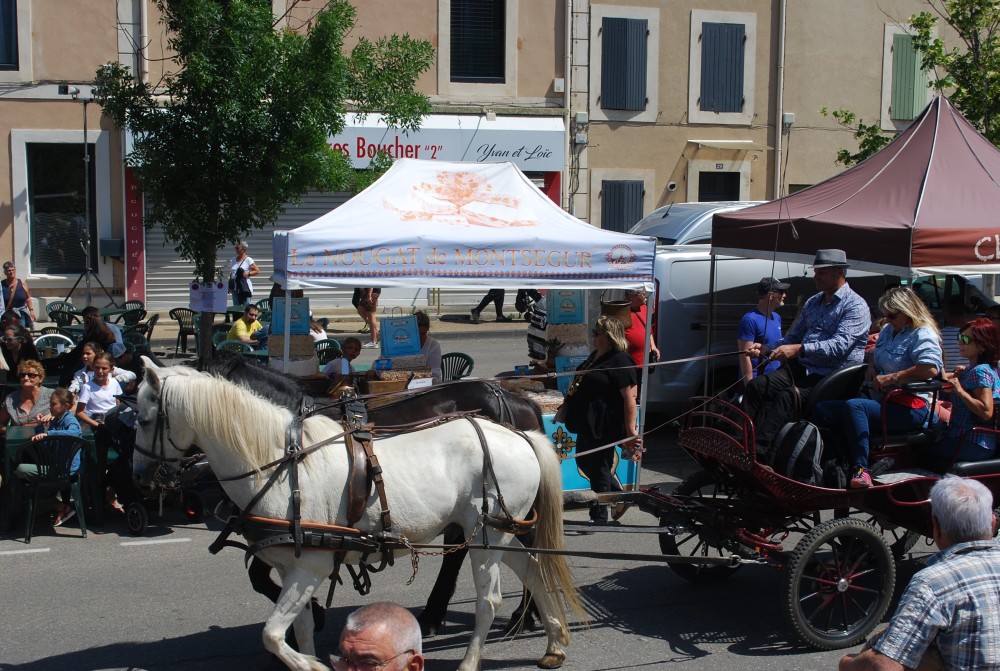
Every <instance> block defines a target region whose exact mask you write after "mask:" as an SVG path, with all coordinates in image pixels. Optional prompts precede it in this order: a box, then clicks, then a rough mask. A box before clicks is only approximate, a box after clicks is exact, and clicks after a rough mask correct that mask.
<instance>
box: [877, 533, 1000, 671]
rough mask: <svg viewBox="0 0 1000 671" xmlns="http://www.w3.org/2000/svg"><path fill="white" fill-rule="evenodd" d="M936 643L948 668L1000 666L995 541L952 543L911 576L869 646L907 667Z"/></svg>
mask: <svg viewBox="0 0 1000 671" xmlns="http://www.w3.org/2000/svg"><path fill="white" fill-rule="evenodd" d="M931 644H936V645H937V647H938V649H939V650H940V651H941V657H942V658H943V659H944V668H945V669H948V671H956V670H958V669H998V668H1000V544H998V543H997V542H996V541H994V540H988V541H970V542H967V543H957V544H955V545H952V546H951V547H949V548H948V549H946V550H944V551H942V552H939V553H937V554H936V555H934V557H933V559H932V560H931V564H930V566H928V567H927V568H925V569H924V570H922V571H920V572H919V573H917V574H916V575H915V576H913V580H911V581H910V584H909V585H908V586H907V588H906V592H905V593H904V594H903V597H902V599H900V602H899V608H897V609H896V614H895V615H893V617H892V621H891V622H890V623H889V628H888V629H887V630H886V632H885V634H884V635H883V636H882V638H881V639H879V640H878V642H876V643H875V645H873V646H872V647H873V648H874V649H875V650H878V651H879V652H881V653H882V654H883V655H885V656H886V657H889V658H891V659H893V660H895V661H896V662H898V663H900V664H902V665H903V666H905V667H908V668H915V667H916V666H917V664H919V663H920V658H921V657H923V655H924V653H925V652H926V651H927V648H928V647H929V646H930V645H931Z"/></svg>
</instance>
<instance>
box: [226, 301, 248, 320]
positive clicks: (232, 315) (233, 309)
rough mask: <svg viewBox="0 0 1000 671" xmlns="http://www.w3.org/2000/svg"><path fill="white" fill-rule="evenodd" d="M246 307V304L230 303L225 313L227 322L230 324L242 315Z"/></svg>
mask: <svg viewBox="0 0 1000 671" xmlns="http://www.w3.org/2000/svg"><path fill="white" fill-rule="evenodd" d="M245 308H246V306H245V305H230V306H229V307H227V308H226V313H225V319H226V323H227V324H228V323H230V322H233V321H236V320H237V319H239V318H240V317H242V316H243V310H244V309H245Z"/></svg>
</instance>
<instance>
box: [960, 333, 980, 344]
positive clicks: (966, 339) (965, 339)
mask: <svg viewBox="0 0 1000 671" xmlns="http://www.w3.org/2000/svg"><path fill="white" fill-rule="evenodd" d="M958 342H959V343H960V344H962V345H968V344H969V343H974V342H976V339H975V338H971V337H969V336H967V335H965V334H964V333H959V334H958Z"/></svg>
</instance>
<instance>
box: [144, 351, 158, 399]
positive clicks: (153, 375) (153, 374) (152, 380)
mask: <svg viewBox="0 0 1000 671" xmlns="http://www.w3.org/2000/svg"><path fill="white" fill-rule="evenodd" d="M142 363H143V366H144V368H145V369H146V375H145V377H144V378H143V379H144V381H145V382H146V384H149V385H151V386H152V387H153V389H155V390H156V391H157V392H159V391H160V367H159V366H157V365H156V364H155V363H153V361H152V360H151V359H150V358H149V357H147V356H145V355H143V357H142Z"/></svg>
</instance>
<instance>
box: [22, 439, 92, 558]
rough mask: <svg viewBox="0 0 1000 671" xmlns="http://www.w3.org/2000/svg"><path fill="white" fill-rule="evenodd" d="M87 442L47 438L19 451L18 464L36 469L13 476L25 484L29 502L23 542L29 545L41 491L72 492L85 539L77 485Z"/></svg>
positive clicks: (85, 527)
mask: <svg viewBox="0 0 1000 671" xmlns="http://www.w3.org/2000/svg"><path fill="white" fill-rule="evenodd" d="M88 447H89V446H88V444H87V441H85V440H84V439H83V438H77V437H76V436H49V437H46V438H43V439H42V440H39V441H30V442H27V443H25V444H24V446H23V447H22V448H21V450H20V458H19V461H20V462H21V463H22V464H33V465H34V466H35V467H36V468H35V469H32V470H31V471H29V472H26V471H23V470H20V469H19V470H17V471H15V472H14V475H15V477H17V478H18V479H19V480H22V481H24V487H25V497H26V498H27V499H28V519H27V522H26V523H25V529H24V542H25V543H30V542H31V530H32V526H33V525H34V522H35V508H36V506H37V504H38V495H39V493H41V492H42V491H45V492H57V491H60V490H62V489H66V488H67V487H69V489H70V490H71V491H72V493H73V505H74V509H75V510H76V515H77V517H79V518H80V531H82V532H83V536H84V538H86V537H87V523H86V521H85V520H84V517H83V508H84V501H83V495H82V492H81V486H80V483H81V481H82V480H83V473H84V469H85V467H86V461H87V460H86V451H87V449H88ZM77 455H79V457H80V467H79V469H78V470H77V471H76V472H75V473H73V472H72V470H71V469H72V466H73V460H74V459H75V458H76V457H77Z"/></svg>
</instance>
